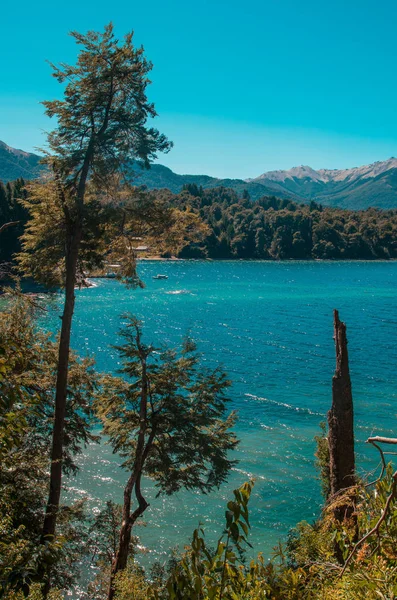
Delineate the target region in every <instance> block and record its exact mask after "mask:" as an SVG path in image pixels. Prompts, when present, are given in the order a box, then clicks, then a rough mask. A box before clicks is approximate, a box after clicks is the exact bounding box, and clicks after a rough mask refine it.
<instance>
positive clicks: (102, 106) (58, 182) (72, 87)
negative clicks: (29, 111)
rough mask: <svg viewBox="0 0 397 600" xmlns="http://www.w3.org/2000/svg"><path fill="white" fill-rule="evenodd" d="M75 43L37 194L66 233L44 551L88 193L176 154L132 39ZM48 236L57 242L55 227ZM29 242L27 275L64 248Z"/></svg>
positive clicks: (50, 533) (57, 490) (51, 530)
mask: <svg viewBox="0 0 397 600" xmlns="http://www.w3.org/2000/svg"><path fill="white" fill-rule="evenodd" d="M71 35H72V37H73V38H74V39H75V40H76V42H77V44H78V46H79V47H80V52H79V55H78V59H77V62H76V64H75V65H67V64H61V65H60V66H59V67H57V66H55V65H52V68H53V76H54V77H55V78H56V79H57V81H58V82H59V83H61V84H65V87H64V95H63V99H61V100H53V101H47V102H44V106H45V108H46V113H47V115H48V116H49V117H54V118H55V119H56V121H57V125H56V127H55V129H54V130H53V131H52V132H51V133H49V134H48V138H47V144H48V147H49V152H48V154H47V155H46V159H45V161H46V163H47V165H48V166H49V168H50V172H51V176H50V181H49V183H48V185H46V184H43V183H40V184H38V186H39V187H36V188H34V193H36V195H37V202H38V203H40V202H41V203H45V202H46V201H48V202H49V208H50V207H51V206H53V207H54V206H55V205H56V206H57V207H58V212H57V215H56V216H57V217H59V219H55V221H53V230H54V232H55V231H56V230H58V231H60V232H61V236H62V240H63V256H59V257H58V258H59V261H58V270H59V272H60V280H61V282H62V284H63V286H64V289H65V301H64V310H63V315H62V325H61V333H60V341H59V354H58V371H57V379H56V391H55V415H54V427H53V435H52V451H51V474H50V489H49V496H48V503H47V510H46V515H45V519H44V524H43V533H42V542H43V543H44V542H45V541H51V540H52V539H53V537H54V535H55V531H56V521H57V513H58V508H59V502H60V494H61V477H62V462H63V446H64V424H65V413H66V402H67V385H68V366H69V354H70V335H71V327H72V318H73V312H74V301H75V291H74V290H75V286H76V283H78V276H79V273H81V268H80V259H81V254H82V252H83V251H85V252H87V251H88V252H90V251H91V253H92V254H95V251H96V248H95V235H88V241H89V244H88V248H87V228H89V225H88V224H89V223H92V222H96V221H97V219H98V214H99V207H98V204H95V202H94V203H92V202H90V201H89V193H88V190H89V189H90V190H104V189H107V187H109V186H110V185H111V184H113V182H114V181H115V179H119V178H120V177H124V170H125V168H126V167H127V166H128V165H131V164H132V163H133V161H138V162H141V163H142V164H143V165H144V166H146V167H147V166H148V165H149V161H150V160H152V159H154V158H155V157H156V153H157V152H158V151H168V150H169V149H170V146H171V144H170V142H169V141H168V140H167V139H166V137H165V136H164V135H162V134H160V133H159V132H158V131H157V130H156V129H153V128H152V127H148V126H147V120H148V119H149V118H152V117H155V116H156V111H155V108H154V105H153V104H152V103H151V102H149V101H148V99H147V95H146V88H147V85H148V84H149V83H150V82H149V79H148V74H149V72H150V70H151V68H152V65H151V63H150V62H148V61H147V60H146V58H145V56H144V50H143V48H135V47H134V44H133V34H132V33H129V34H127V35H126V36H125V38H124V41H123V42H121V43H120V42H119V40H117V39H116V37H115V35H114V32H113V26H112V25H111V24H109V25H108V26H106V27H105V30H104V32H103V33H97V32H93V31H90V32H88V33H87V34H86V35H83V34H80V33H77V32H72V34H71ZM40 186H41V187H40ZM51 198H53V200H52V201H51ZM91 198H92V197H91ZM38 212H40V211H38ZM98 226H99V227H100V224H98ZM35 229H36V231H35ZM48 231H50V234H51V225H50V224H49V229H47V232H46V233H48ZM29 235H30V238H29V240H28V243H27V244H25V248H24V254H22V257H21V266H22V269H23V270H24V271H25V273H28V274H30V273H31V271H32V268H33V267H32V264H33V263H35V262H36V261H37V259H38V257H37V256H35V253H36V250H43V248H45V249H46V253H47V257H48V258H49V257H50V254H51V239H52V241H53V242H54V244H55V246H56V247H57V248H59V244H58V240H55V239H54V238H53V236H54V234H52V236H51V235H50V236H49V238H48V237H47V238H46V237H45V236H44V237H43V230H42V224H41V223H40V220H39V219H37V218H36V220H34V221H33V222H32V223H31V224H30V231H29ZM35 235H36V240H35V239H34V237H35ZM90 244H91V246H90ZM39 275H40V277H39V278H40V279H44V280H45V279H46V276H47V275H48V276H49V278H50V280H51V277H53V275H54V270H53V269H50V268H49V269H46V265H41V272H40V273H39Z"/></svg>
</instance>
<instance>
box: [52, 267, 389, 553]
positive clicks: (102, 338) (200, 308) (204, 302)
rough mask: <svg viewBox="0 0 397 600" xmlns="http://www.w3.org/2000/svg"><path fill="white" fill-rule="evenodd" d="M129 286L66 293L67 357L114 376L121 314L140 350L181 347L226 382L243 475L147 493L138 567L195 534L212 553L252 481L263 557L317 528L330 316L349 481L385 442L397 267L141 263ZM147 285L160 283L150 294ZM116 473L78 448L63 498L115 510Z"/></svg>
mask: <svg viewBox="0 0 397 600" xmlns="http://www.w3.org/2000/svg"><path fill="white" fill-rule="evenodd" d="M139 273H140V275H141V277H142V279H143V280H144V281H145V283H146V288H145V289H143V290H129V289H126V288H125V287H124V286H123V285H121V284H120V283H118V282H117V281H115V280H110V279H96V280H93V282H94V284H95V287H92V288H88V289H84V290H81V291H79V292H77V301H76V314H75V321H74V326H73V347H74V348H75V349H76V350H78V351H79V352H80V353H81V354H83V355H85V354H90V355H94V356H95V357H96V361H97V366H98V368H99V369H100V370H104V371H115V370H116V369H117V368H118V367H119V362H118V356H117V353H116V352H115V350H114V349H112V348H111V347H110V345H111V344H114V343H115V342H116V341H117V331H118V330H119V328H120V324H121V320H120V314H121V313H125V312H127V311H128V312H131V313H133V314H135V315H136V316H138V317H139V318H141V319H142V320H143V322H144V339H145V341H146V342H152V343H153V344H155V345H164V344H166V345H171V346H176V345H178V344H179V343H180V341H181V339H182V337H183V336H184V334H185V333H187V332H188V333H190V335H191V336H192V337H193V338H194V339H195V340H196V342H197V344H198V348H199V350H200V351H201V352H202V353H203V360H204V361H205V362H206V364H208V365H209V366H215V365H219V364H221V365H223V367H224V368H225V370H226V371H227V373H228V375H229V377H230V379H231V380H232V383H233V386H232V388H231V390H230V397H231V400H232V402H231V408H235V409H236V410H237V411H238V414H239V422H238V425H237V427H236V429H237V433H238V435H239V437H240V439H241V445H240V449H239V450H238V451H237V452H236V453H235V456H236V458H238V459H239V460H240V462H239V464H238V466H237V467H236V468H235V469H234V470H233V471H232V473H231V474H230V478H229V481H228V483H227V484H225V485H223V486H222V488H221V489H220V490H219V491H217V492H214V493H212V494H210V495H208V496H203V495H201V494H199V493H197V494H195V493H187V492H184V493H180V494H178V495H176V496H174V497H171V498H168V497H160V498H156V497H155V493H154V491H153V486H152V485H150V484H148V486H147V490H148V493H147V496H148V498H149V499H150V504H151V505H150V507H149V509H148V510H147V511H146V513H145V519H146V522H147V526H146V527H139V531H137V533H138V535H139V536H140V539H141V543H142V546H144V547H145V548H146V549H147V550H148V554H146V556H145V557H144V558H143V560H144V562H148V561H149V562H151V561H152V560H154V559H159V560H161V561H164V560H165V559H166V557H167V556H168V553H169V549H170V548H171V547H174V546H175V545H179V547H180V548H183V545H184V544H185V543H187V542H188V541H189V539H190V536H191V533H192V531H193V529H194V528H195V527H197V525H198V524H199V522H202V523H203V524H204V525H205V528H206V531H207V533H208V537H209V539H210V540H213V539H216V538H217V537H218V534H220V533H221V532H222V528H223V523H224V509H225V504H226V501H227V500H228V499H229V498H231V496H232V490H233V489H234V488H235V487H237V486H239V485H241V484H242V483H243V482H244V481H246V480H247V479H248V478H251V477H255V478H256V485H255V488H254V493H253V496H252V498H251V502H250V510H251V524H252V529H251V534H250V540H251V543H252V544H253V545H254V550H255V551H256V552H258V551H263V552H264V553H265V556H266V555H269V554H270V552H271V549H272V547H273V546H274V545H275V544H276V543H277V541H278V540H279V539H284V540H285V539H286V535H287V533H288V530H289V529H290V528H291V527H293V526H294V525H295V524H296V523H297V522H298V521H300V520H303V519H305V520H308V521H311V520H313V519H315V518H316V516H317V515H318V514H319V510H320V505H321V495H320V484H319V481H318V476H317V472H316V469H315V465H314V452H315V443H314V439H313V438H314V436H315V435H317V434H318V433H319V423H320V422H321V421H323V420H324V419H325V416H326V413H327V410H328V409H329V407H330V403H331V381H332V375H333V371H334V366H335V356H334V353H335V351H334V343H333V314H332V311H333V309H334V308H338V309H339V311H340V318H341V319H342V320H343V321H345V322H346V324H347V335H348V340H349V354H350V368H351V377H352V385H353V397H354V403H355V423H356V451H357V461H358V469H359V472H360V473H365V472H367V471H368V470H370V469H372V468H375V467H376V466H377V464H378V456H377V454H376V451H375V450H374V449H372V448H368V447H367V446H366V445H365V440H366V438H367V437H368V436H369V435H371V434H382V435H396V429H397V427H396V424H397V422H396V412H397V309H396V291H397V263H395V262H259V261H258V262H256V261H252V262H243V261H235V262H232V261H230V262H229V261H225V262H206V261H176V262H154V261H153V262H150V261H148V262H141V263H140V265H139ZM158 273H163V274H166V275H168V279H167V280H153V278H152V277H153V275H156V274H158ZM58 315H59V309H57V308H52V309H50V313H49V316H48V318H47V321H46V326H47V327H49V328H52V329H55V328H56V327H58V326H59V318H58ZM119 463H120V460H119V458H118V457H117V456H115V455H113V454H112V452H111V449H110V447H109V446H108V445H106V444H104V443H103V444H101V445H100V446H98V445H92V446H89V447H88V448H87V450H86V452H85V453H84V455H83V456H81V457H80V459H79V464H80V466H81V470H80V473H79V474H78V476H77V477H75V478H74V479H73V480H71V481H70V482H69V491H68V494H67V497H68V498H70V497H74V498H79V497H82V496H88V498H89V502H90V506H91V507H92V509H93V510H99V508H100V507H101V505H102V504H103V502H104V501H106V500H108V499H113V500H114V501H116V502H121V501H122V489H123V485H124V482H125V481H126V478H127V474H126V473H125V472H123V471H122V469H121V468H120V467H119Z"/></svg>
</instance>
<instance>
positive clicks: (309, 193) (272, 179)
mask: <svg viewBox="0 0 397 600" xmlns="http://www.w3.org/2000/svg"><path fill="white" fill-rule="evenodd" d="M39 161H40V157H39V156H38V155H36V154H33V153H29V152H24V151H23V150H16V149H15V148H11V147H10V146H8V145H7V144H5V143H4V142H1V141H0V180H2V181H4V182H6V181H11V180H14V179H17V178H18V177H23V178H24V179H32V178H35V177H38V175H39V174H40V172H41V171H42V170H43V166H42V165H41V164H39ZM135 175H136V183H137V185H144V186H146V187H147V188H148V189H162V188H166V189H169V190H171V191H172V192H174V193H178V192H180V191H181V189H182V188H183V186H184V185H186V184H196V185H197V186H202V187H203V188H204V189H208V188H213V187H220V186H223V187H227V188H231V189H233V190H235V191H236V192H237V193H238V194H242V193H243V192H244V190H247V192H248V193H249V194H250V197H251V198H252V199H253V200H257V199H258V198H260V197H261V196H269V195H270V196H277V197H279V198H289V199H291V200H295V201H296V202H303V203H308V202H310V201H311V200H315V201H316V202H319V203H321V204H324V205H326V206H337V207H340V208H349V209H353V210H359V209H366V208H368V207H370V206H375V207H378V208H383V209H390V208H397V158H390V159H388V160H385V161H379V162H375V163H373V164H371V165H364V166H361V167H355V168H353V169H319V170H315V169H312V168H311V167H309V166H306V165H301V166H299V167H293V168H292V169H289V170H284V171H283V170H280V171H268V172H265V173H263V174H262V175H259V176H258V177H255V178H253V179H246V180H244V179H219V178H216V177H210V176H209V175H179V174H177V173H174V172H173V171H172V170H171V169H169V168H168V167H165V166H163V165H159V164H153V165H152V167H151V168H150V169H149V170H144V171H142V170H140V169H137V168H136V167H135Z"/></svg>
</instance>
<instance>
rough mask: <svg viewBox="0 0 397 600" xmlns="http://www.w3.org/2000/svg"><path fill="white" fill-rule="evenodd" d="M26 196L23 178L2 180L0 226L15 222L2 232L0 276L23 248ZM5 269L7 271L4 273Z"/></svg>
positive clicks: (0, 186) (0, 185) (0, 241)
mask: <svg viewBox="0 0 397 600" xmlns="http://www.w3.org/2000/svg"><path fill="white" fill-rule="evenodd" d="M0 152H1V145H0ZM25 197H26V190H25V182H24V180H23V179H17V180H15V181H13V182H9V183H7V184H6V185H4V184H3V183H2V182H1V181H0V227H1V226H2V225H4V224H5V223H9V222H13V223H15V225H13V226H12V227H9V228H7V229H5V230H4V231H2V232H1V234H0V265H1V266H2V268H1V271H0V278H1V277H4V276H5V275H6V274H7V272H8V269H7V270H6V269H5V267H6V265H7V263H11V262H12V259H13V255H14V254H15V253H17V252H19V250H20V249H21V246H20V242H19V236H20V235H21V234H22V233H23V230H24V226H25V223H26V221H27V219H28V212H27V210H26V208H25V207H24V206H23V205H22V203H21V201H22V200H23V199H24V198H25ZM4 271H6V272H5V273H4Z"/></svg>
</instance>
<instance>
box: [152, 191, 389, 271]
mask: <svg viewBox="0 0 397 600" xmlns="http://www.w3.org/2000/svg"><path fill="white" fill-rule="evenodd" d="M159 194H162V197H163V198H166V199H167V201H168V202H170V203H171V204H172V205H176V206H178V207H181V208H187V207H190V208H192V209H193V210H195V211H197V212H198V213H199V215H200V218H201V219H202V220H203V222H204V223H205V224H206V225H207V226H208V228H209V235H208V236H207V238H206V239H205V242H204V243H203V244H200V245H190V246H187V247H185V248H184V250H183V251H182V252H181V253H180V256H183V257H186V258H187V257H194V258H205V257H208V258H214V259H217V258H222V259H226V258H227V259H232V258H256V259H266V260H282V259H340V260H341V259H375V258H383V259H387V258H396V257H397V211H394V210H393V211H392V210H390V211H381V210H378V209H374V208H372V209H368V210H366V211H349V210H342V209H335V208H325V207H322V206H321V205H319V204H317V203H315V202H312V203H311V204H309V205H306V204H298V203H296V202H292V201H289V200H282V199H278V198H275V197H269V196H265V197H263V198H261V199H260V200H257V201H252V200H251V199H250V198H249V194H248V193H245V194H243V198H239V197H238V195H237V194H236V192H234V191H233V190H230V189H226V188H214V189H211V190H203V189H202V188H198V187H197V186H195V185H187V186H185V188H184V191H183V192H181V193H180V194H178V195H176V196H174V195H168V196H167V195H166V194H165V193H164V192H162V193H161V192H159Z"/></svg>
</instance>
